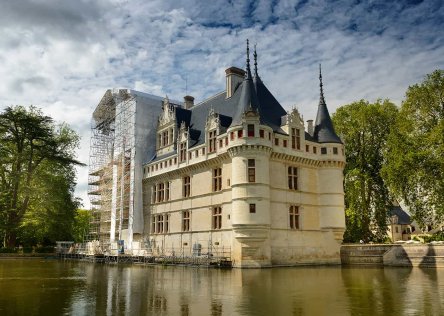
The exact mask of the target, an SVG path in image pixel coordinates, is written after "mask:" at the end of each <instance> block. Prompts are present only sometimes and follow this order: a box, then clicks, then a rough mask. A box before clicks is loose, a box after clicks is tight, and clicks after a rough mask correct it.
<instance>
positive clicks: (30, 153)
mask: <svg viewBox="0 0 444 316" xmlns="http://www.w3.org/2000/svg"><path fill="white" fill-rule="evenodd" d="M78 144H79V137H78V136H77V135H76V133H75V132H74V131H72V130H71V129H70V128H69V127H68V126H66V125H60V126H55V124H54V123H53V120H52V119H51V118H50V117H48V116H45V115H43V114H42V112H41V111H40V110H38V109H37V108H35V107H32V106H31V107H30V108H29V109H27V108H25V107H23V106H15V107H7V108H6V109H5V110H4V111H3V113H1V114H0V166H1V167H0V192H1V194H0V229H1V231H2V234H3V237H4V242H3V243H4V245H5V246H8V247H14V246H15V245H16V243H17V238H18V237H22V238H24V239H30V237H31V236H32V235H33V233H35V235H34V238H36V239H39V237H38V236H39V234H44V231H45V229H44V228H43V227H42V226H41V225H42V224H45V226H46V227H47V226H48V225H55V226H57V227H58V228H56V229H55V230H53V232H54V231H57V230H58V231H63V230H64V229H65V228H66V227H64V226H63V225H62V224H61V223H57V220H56V218H57V216H59V219H60V218H62V217H63V216H62V215H61V214H63V212H64V211H65V212H69V211H70V210H71V212H74V210H75V209H76V208H77V204H78V203H77V202H76V201H75V200H74V198H73V190H74V185H75V182H74V180H75V176H74V170H73V168H74V165H78V164H80V163H79V162H78V161H76V160H75V149H76V148H77V147H78ZM74 205H75V206H74ZM73 206H74V208H73ZM50 215H53V216H50ZM65 215H66V214H65ZM40 216H42V218H40ZM71 218H73V217H72V216H71ZM44 219H46V220H44ZM49 219H51V220H49ZM51 223H52V224H51ZM31 228H34V229H35V230H34V231H33V230H32V229H31ZM68 231H70V230H68Z"/></svg>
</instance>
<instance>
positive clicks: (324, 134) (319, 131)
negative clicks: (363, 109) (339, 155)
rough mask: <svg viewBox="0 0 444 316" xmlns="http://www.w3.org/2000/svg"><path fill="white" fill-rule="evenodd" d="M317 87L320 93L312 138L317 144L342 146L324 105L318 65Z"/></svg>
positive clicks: (320, 73) (320, 72)
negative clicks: (337, 144)
mask: <svg viewBox="0 0 444 316" xmlns="http://www.w3.org/2000/svg"><path fill="white" fill-rule="evenodd" d="M319 87H320V90H321V91H320V96H319V105H318V113H317V115H316V122H315V127H314V133H313V137H314V139H315V141H317V142H318V143H339V144H342V141H341V139H340V138H339V137H338V135H336V132H335V129H334V127H333V122H332V121H331V118H330V113H328V109H327V104H326V103H325V99H324V90H323V84H322V71H321V64H319Z"/></svg>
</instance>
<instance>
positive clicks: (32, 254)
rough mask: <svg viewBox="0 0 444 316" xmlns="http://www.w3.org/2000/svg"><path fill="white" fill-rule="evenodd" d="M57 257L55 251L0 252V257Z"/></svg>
mask: <svg viewBox="0 0 444 316" xmlns="http://www.w3.org/2000/svg"><path fill="white" fill-rule="evenodd" d="M42 258H51V259H57V258H58V257H57V254H55V253H0V259H42Z"/></svg>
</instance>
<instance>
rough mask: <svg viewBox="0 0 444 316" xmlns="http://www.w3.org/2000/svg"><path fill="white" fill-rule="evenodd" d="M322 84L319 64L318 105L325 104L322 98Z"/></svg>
mask: <svg viewBox="0 0 444 316" xmlns="http://www.w3.org/2000/svg"><path fill="white" fill-rule="evenodd" d="M323 86H324V85H323V84H322V70H321V64H319V88H320V95H319V103H320V104H325V98H324V89H323Z"/></svg>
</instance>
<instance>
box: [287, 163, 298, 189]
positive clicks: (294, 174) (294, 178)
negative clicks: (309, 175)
mask: <svg viewBox="0 0 444 316" xmlns="http://www.w3.org/2000/svg"><path fill="white" fill-rule="evenodd" d="M288 188H289V189H290V190H297V189H298V168H296V167H288Z"/></svg>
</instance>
